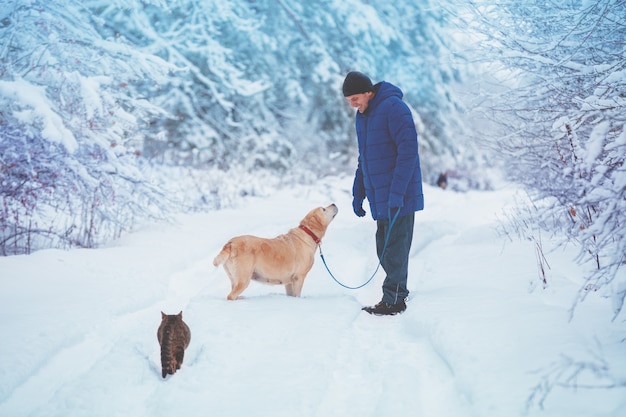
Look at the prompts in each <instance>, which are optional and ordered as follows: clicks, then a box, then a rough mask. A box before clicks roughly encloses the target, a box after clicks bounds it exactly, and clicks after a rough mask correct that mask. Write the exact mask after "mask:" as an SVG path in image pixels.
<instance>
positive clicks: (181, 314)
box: [178, 310, 183, 319]
mask: <svg viewBox="0 0 626 417" xmlns="http://www.w3.org/2000/svg"><path fill="white" fill-rule="evenodd" d="M178 317H179V318H181V319H182V318H183V311H182V310H181V311H180V313H178Z"/></svg>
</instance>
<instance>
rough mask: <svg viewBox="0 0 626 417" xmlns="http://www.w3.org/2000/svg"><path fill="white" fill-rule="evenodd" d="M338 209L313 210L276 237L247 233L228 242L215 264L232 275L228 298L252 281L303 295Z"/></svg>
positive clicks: (296, 294)
mask: <svg viewBox="0 0 626 417" xmlns="http://www.w3.org/2000/svg"><path fill="white" fill-rule="evenodd" d="M337 211H338V209H337V206H336V205H334V204H331V205H330V206H328V207H318V208H316V209H313V210H311V211H310V212H309V213H308V214H307V215H306V216H304V219H302V221H301V222H300V225H299V226H298V227H296V228H293V229H291V230H289V231H288V232H287V233H286V234H284V235H279V236H276V237H275V238H273V239H265V238H261V237H256V236H250V235H246V236H238V237H234V238H232V239H230V240H229V241H228V242H226V244H225V245H224V247H223V248H222V251H221V252H220V253H219V254H218V255H217V256H216V257H215V259H214V260H213V265H215V266H220V265H222V264H223V265H224V270H225V271H226V274H227V275H228V278H230V282H231V286H232V291H231V292H230V294H228V297H227V298H228V299H229V300H235V299H237V297H239V295H240V294H241V293H242V292H243V291H244V290H245V289H246V288H247V287H248V285H249V284H250V280H255V281H259V282H263V283H266V284H273V285H284V286H285V291H286V292H287V295H290V296H292V297H299V296H300V293H301V292H302V285H303V284H304V279H305V278H306V275H307V274H308V272H309V271H310V270H311V267H313V258H314V256H315V250H316V249H317V246H318V245H319V243H320V240H321V239H322V238H323V237H324V234H325V233H326V229H327V228H328V225H329V224H330V222H331V221H332V220H333V219H334V218H335V215H336V214H337Z"/></svg>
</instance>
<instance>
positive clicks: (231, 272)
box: [224, 263, 252, 300]
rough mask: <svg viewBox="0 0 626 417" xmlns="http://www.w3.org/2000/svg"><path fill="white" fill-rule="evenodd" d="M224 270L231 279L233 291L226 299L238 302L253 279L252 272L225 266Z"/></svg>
mask: <svg viewBox="0 0 626 417" xmlns="http://www.w3.org/2000/svg"><path fill="white" fill-rule="evenodd" d="M224 269H225V270H226V274H227V275H228V278H230V285H231V291H230V294H228V296H227V297H226V298H227V299H229V300H236V299H237V297H239V295H240V294H241V293H242V292H243V291H244V290H245V289H246V288H248V285H249V284H250V279H251V277H252V271H243V270H242V269H241V268H240V267H238V266H234V265H229V264H228V263H226V264H224Z"/></svg>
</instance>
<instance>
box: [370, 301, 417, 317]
mask: <svg viewBox="0 0 626 417" xmlns="http://www.w3.org/2000/svg"><path fill="white" fill-rule="evenodd" d="M362 310H363V311H367V312H368V313H370V314H374V315H375V316H393V315H396V314H398V313H402V312H403V311H404V310H406V303H405V302H404V300H402V301H400V302H399V303H397V304H389V303H386V302H384V301H381V302H380V303H378V304H376V305H375V306H372V307H363V308H362Z"/></svg>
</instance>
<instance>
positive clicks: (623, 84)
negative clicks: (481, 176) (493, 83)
mask: <svg viewBox="0 0 626 417" xmlns="http://www.w3.org/2000/svg"><path fill="white" fill-rule="evenodd" d="M471 4H472V6H473V12H474V13H473V15H472V16H473V19H470V20H469V21H468V24H469V25H473V26H474V28H475V29H476V30H477V31H478V32H480V33H481V34H482V38H481V44H482V46H483V48H484V49H483V54H484V55H483V56H485V58H486V59H487V60H497V61H498V62H500V63H502V65H503V68H504V69H503V70H502V74H506V75H507V76H508V77H509V78H510V80H509V82H508V86H509V87H511V89H510V90H508V91H507V92H506V93H505V94H502V95H500V96H499V97H492V98H491V100H492V101H493V103H494V106H493V108H492V109H493V111H494V112H495V114H496V115H497V117H498V119H499V121H500V122H503V123H504V125H505V127H506V133H507V134H506V136H504V137H501V138H500V139H499V141H498V142H499V149H498V150H499V151H500V153H501V155H502V157H503V158H504V159H505V161H506V163H505V166H506V167H507V172H508V174H509V176H510V178H511V179H513V180H514V181H516V182H518V183H521V184H523V185H524V186H525V187H526V189H527V190H528V191H529V194H530V196H531V198H532V200H533V208H532V210H529V211H527V212H526V213H529V215H530V216H532V219H531V218H521V220H520V218H518V220H519V221H518V223H517V224H527V225H531V226H532V227H531V228H530V230H527V231H529V232H530V233H532V230H533V228H537V229H536V230H539V229H543V230H548V231H550V232H555V233H557V234H558V235H562V236H565V241H567V242H576V243H577V244H579V245H580V248H581V250H580V256H579V261H581V262H582V263H585V262H589V261H590V262H591V265H592V266H593V268H594V270H595V272H593V273H590V274H589V275H588V276H587V278H586V281H585V282H584V283H581V293H580V299H581V300H582V299H584V298H585V296H586V295H587V294H588V293H589V292H594V291H605V292H606V294H607V296H609V297H611V298H612V300H613V307H614V313H615V316H617V314H619V312H620V311H621V309H622V307H623V305H624V299H625V296H626V274H624V264H625V263H626V217H625V215H624V213H626V166H625V159H626V95H625V92H626V43H625V42H624V39H626V2H625V1H624V0H598V1H573V2H570V1H567V2H561V1H554V2H548V3H546V2H545V1H528V2H511V1H496V2H495V3H494V2H489V3H480V2H478V3H471ZM511 80H514V82H513V81H511Z"/></svg>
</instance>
